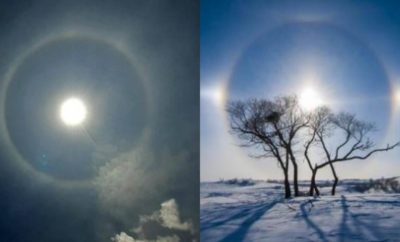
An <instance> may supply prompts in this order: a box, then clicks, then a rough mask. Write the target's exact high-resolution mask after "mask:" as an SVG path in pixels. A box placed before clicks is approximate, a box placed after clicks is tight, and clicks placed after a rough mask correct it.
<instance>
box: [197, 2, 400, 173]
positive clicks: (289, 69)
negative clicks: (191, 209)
mask: <svg viewBox="0 0 400 242" xmlns="http://www.w3.org/2000/svg"><path fill="white" fill-rule="evenodd" d="M399 9H400V7H399V6H398V5H397V4H395V3H392V2H389V1H385V2H384V3H382V2H376V1H335V2H330V3H328V2H320V1H239V0H235V1H218V2H215V1H202V3H201V43H200V44H201V68H200V70H201V179H202V180H216V179H219V178H232V177H253V178H260V179H266V178H280V176H281V172H280V170H279V168H277V165H276V162H275V161H271V160H255V159H252V158H250V157H249V156H248V153H249V150H246V149H243V148H240V147H238V146H237V145H238V144H239V141H238V140H237V139H235V138H234V137H233V136H231V135H230V134H229V132H228V130H229V126H228V123H227V119H226V113H225V111H224V105H225V102H226V101H227V100H237V99H246V98H249V97H265V98H273V97H275V96H278V95H287V94H297V95H299V96H301V95H302V93H303V92H304V91H305V90H309V89H312V90H313V92H315V93H316V94H317V95H318V97H319V100H322V101H321V102H322V103H323V104H325V105H328V106H330V107H331V108H332V109H333V110H334V111H347V112H351V113H355V114H356V115H357V117H359V118H360V119H363V120H366V121H370V122H374V123H375V124H376V125H377V127H378V129H379V130H378V131H377V132H376V133H374V134H373V138H374V139H375V140H376V142H377V145H381V146H382V145H386V143H388V142H393V141H395V140H397V139H399V138H400V132H399V125H398V123H399V118H398V115H397V114H398V112H399V111H400V109H399V106H400V105H399V104H398V103H399V101H396V100H395V99H396V98H395V96H396V95H398V94H396V93H398V92H399V91H398V90H400V89H399V87H400V72H399V66H400V54H399V52H398V51H397V50H398V43H399V42H400V18H399V16H398V14H397V13H398V10H399ZM399 155H400V150H395V151H392V152H390V153H385V154H378V155H376V156H374V157H372V158H371V159H369V160H367V161H352V162H349V163H346V164H341V165H339V166H338V169H339V174H340V176H341V177H342V178H345V177H348V178H350V177H360V178H367V177H382V176H394V175H399V174H398V171H397V169H396V167H397V166H398V162H399V161H398V158H397V157H399ZM360 165H361V166H360ZM355 170H357V173H355V172H354V171H355ZM308 175H309V173H308V170H307V169H302V170H301V171H300V176H301V177H302V178H304V179H306V178H308ZM330 177H331V176H330V173H329V171H325V172H323V173H321V176H320V178H330Z"/></svg>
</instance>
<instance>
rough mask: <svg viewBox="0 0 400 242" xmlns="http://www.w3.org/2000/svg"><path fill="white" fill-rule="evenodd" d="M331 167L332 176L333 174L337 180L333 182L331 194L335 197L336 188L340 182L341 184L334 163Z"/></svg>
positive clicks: (330, 164) (330, 163)
mask: <svg viewBox="0 0 400 242" xmlns="http://www.w3.org/2000/svg"><path fill="white" fill-rule="evenodd" d="M329 166H330V167H331V170H332V174H333V177H334V179H335V180H334V181H333V185H332V192H331V194H332V196H335V193H336V186H337V184H338V182H339V178H338V176H337V174H336V170H335V167H334V166H333V164H332V162H329Z"/></svg>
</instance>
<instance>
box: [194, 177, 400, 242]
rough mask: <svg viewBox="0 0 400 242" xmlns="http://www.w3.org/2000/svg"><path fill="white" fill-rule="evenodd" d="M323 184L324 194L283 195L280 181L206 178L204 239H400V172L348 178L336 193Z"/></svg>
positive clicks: (305, 186)
mask: <svg viewBox="0 0 400 242" xmlns="http://www.w3.org/2000/svg"><path fill="white" fill-rule="evenodd" d="M308 186H309V182H301V190H302V191H307V189H308ZM319 187H320V190H321V191H322V193H321V194H322V196H320V197H297V198H292V199H283V197H284V196H283V186H282V184H280V182H279V181H269V182H266V181H252V180H230V181H220V182H203V183H202V184H201V214H200V221H201V228H200V231H201V241H207V242H213V241H221V242H235V241H272V242H281V241H324V242H328V241H329V242H330V241H340V242H345V241H346V242H347V241H360V242H361V241H363V242H364V241H365V242H367V241H370V242H372V241H374V242H378V241H379V242H383V241H400V193H398V192H399V188H400V186H399V179H398V178H391V179H380V180H375V181H372V180H343V181H342V182H341V183H340V184H339V186H338V188H337V193H336V195H335V196H330V195H328V194H329V192H330V182H328V181H326V182H325V181H324V182H322V181H320V182H319Z"/></svg>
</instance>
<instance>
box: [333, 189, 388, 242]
mask: <svg viewBox="0 0 400 242" xmlns="http://www.w3.org/2000/svg"><path fill="white" fill-rule="evenodd" d="M381 202H382V203H385V201H381ZM341 206H342V210H343V215H342V221H341V223H340V227H339V233H340V234H339V241H340V242H345V241H349V240H357V241H369V240H371V238H373V239H374V241H387V240H386V239H384V235H383V234H382V233H381V232H380V231H379V226H378V224H377V220H378V219H371V218H369V219H368V220H369V221H371V223H367V222H365V221H362V220H361V219H360V217H362V216H369V214H355V213H353V212H351V211H350V209H349V207H350V205H348V201H347V199H346V197H345V196H343V195H342V196H341ZM350 225H353V226H350ZM352 228H353V229H352Z"/></svg>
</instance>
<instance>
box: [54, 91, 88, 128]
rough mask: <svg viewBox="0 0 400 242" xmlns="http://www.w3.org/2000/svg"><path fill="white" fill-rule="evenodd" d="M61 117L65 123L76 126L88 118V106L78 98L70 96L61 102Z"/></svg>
mask: <svg viewBox="0 0 400 242" xmlns="http://www.w3.org/2000/svg"><path fill="white" fill-rule="evenodd" d="M60 117H61V120H62V121H63V122H64V124H66V125H68V126H75V125H78V124H81V123H82V122H83V121H84V120H85V118H86V107H85V105H84V103H83V102H82V101H81V100H80V99H78V98H68V99H67V100H65V101H64V102H63V103H62V104H61V108H60Z"/></svg>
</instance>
